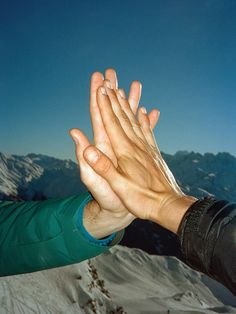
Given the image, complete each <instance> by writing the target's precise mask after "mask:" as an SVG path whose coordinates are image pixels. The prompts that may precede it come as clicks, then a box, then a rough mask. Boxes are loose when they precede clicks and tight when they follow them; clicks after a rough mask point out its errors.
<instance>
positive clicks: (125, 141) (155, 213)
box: [84, 82, 196, 233]
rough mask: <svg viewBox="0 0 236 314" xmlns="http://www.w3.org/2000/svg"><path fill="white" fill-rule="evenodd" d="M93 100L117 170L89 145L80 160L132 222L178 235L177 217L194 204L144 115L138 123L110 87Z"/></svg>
mask: <svg viewBox="0 0 236 314" xmlns="http://www.w3.org/2000/svg"><path fill="white" fill-rule="evenodd" d="M97 100H98V105H99V109H100V112H101V117H102V121H103V124H104V127H105V130H106V132H107V135H108V137H109V140H110V143H111V145H112V149H113V151H114V153H115V155H116V158H117V165H116V164H114V162H113V161H112V160H111V159H110V158H109V156H107V155H105V154H104V153H103V152H102V151H100V150H99V149H98V148H95V147H93V146H89V147H87V148H86V149H85V150H84V158H85V160H86V161H87V162H88V164H89V165H90V166H91V167H92V168H93V169H94V171H95V172H96V173H97V174H98V175H100V176H102V177H103V178H104V179H105V180H106V181H107V183H109V185H110V187H111V189H112V190H113V191H114V192H115V193H116V194H117V196H118V197H119V199H121V201H122V202H123V204H124V206H125V207H126V208H127V209H128V210H129V211H130V212H131V213H132V214H133V215H134V216H136V217H139V218H141V219H149V220H152V221H154V222H156V223H159V224H160V225H162V226H163V227H165V228H167V229H169V230H171V231H172V232H175V233H177V229H178V226H179V223H180V221H181V218H182V216H183V214H184V213H185V211H186V210H187V209H188V207H189V206H190V205H191V204H192V203H193V202H195V201H196V199H195V198H193V197H191V196H186V195H185V194H184V193H183V192H182V191H181V189H180V187H179V186H178V184H177V183H176V181H175V179H174V177H173V175H172V173H171V171H170V170H169V168H168V167H167V165H166V163H165V162H164V160H163V158H162V156H161V153H160V151H159V149H158V147H157V145H156V142H155V138H154V136H153V133H152V130H151V128H150V126H149V123H148V121H147V116H146V115H142V116H140V118H139V122H138V121H137V119H136V118H135V115H134V114H133V112H132V110H131V108H130V106H129V102H128V101H127V100H126V98H125V96H124V94H123V93H119V91H117V90H115V89H114V88H112V86H111V85H110V84H109V82H105V84H104V87H100V88H99V89H98V93H97Z"/></svg>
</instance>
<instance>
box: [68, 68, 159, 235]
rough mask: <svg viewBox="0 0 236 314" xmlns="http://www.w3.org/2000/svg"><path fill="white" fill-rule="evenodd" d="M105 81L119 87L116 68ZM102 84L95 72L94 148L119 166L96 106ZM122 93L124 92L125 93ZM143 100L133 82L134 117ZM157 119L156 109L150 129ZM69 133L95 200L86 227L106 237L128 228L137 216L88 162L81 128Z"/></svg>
mask: <svg viewBox="0 0 236 314" xmlns="http://www.w3.org/2000/svg"><path fill="white" fill-rule="evenodd" d="M105 79H106V81H107V82H109V83H110V84H111V86H112V88H114V89H117V88H118V80H117V76H116V72H115V71H114V70H113V69H107V70H106V72H105ZM103 84H104V77H103V75H102V73H100V72H95V73H93V74H92V76H91V85H90V115H91V122H92V127H93V137H94V142H93V145H95V146H96V147H97V148H98V149H99V150H100V151H101V152H103V153H104V154H106V156H108V157H109V158H110V160H111V161H112V163H113V164H114V165H116V166H117V158H116V155H115V153H114V150H113V147H112V145H111V142H110V138H109V137H108V135H107V132H106V129H105V127H104V123H103V120H102V117H101V113H100V109H99V107H98V103H97V91H98V88H99V87H101V86H102V85H103ZM122 92H123V93H124V91H122ZM140 97H141V84H140V83H139V82H138V81H133V82H132V84H131V87H130V92H129V103H130V107H131V108H132V109H131V110H132V112H133V114H134V115H135V114H136V112H137V109H138V105H139V100H140ZM158 117H159V112H158V110H156V109H154V110H152V111H151V112H150V113H149V115H148V121H149V124H150V127H151V128H154V127H155V125H156V123H157V120H158ZM70 134H71V136H72V138H73V140H74V142H75V145H76V158H77V161H78V164H79V167H80V175H81V180H82V182H83V183H84V184H85V185H86V187H87V188H88V190H89V191H90V192H91V194H92V195H93V197H94V198H95V200H96V202H95V201H92V202H91V204H88V205H87V206H86V207H85V210H84V226H85V228H86V229H87V231H88V232H89V233H91V234H92V235H93V236H94V237H105V236H106V235H109V234H110V233H112V232H114V231H117V230H121V229H123V228H125V227H126V226H127V225H129V224H130V223H131V222H132V221H133V220H134V219H135V216H134V215H133V214H132V213H130V212H129V211H128V210H127V208H126V207H125V205H124V204H123V202H122V201H121V200H120V198H119V197H118V196H117V194H116V193H114V191H113V190H112V188H111V187H110V185H109V184H108V182H107V181H106V180H105V179H104V178H103V177H102V176H100V175H99V174H97V173H96V171H94V169H93V168H92V167H90V165H89V164H88V163H87V162H86V161H85V159H84V156H83V152H84V150H85V149H86V148H87V147H89V146H91V144H92V143H90V141H89V139H88V138H87V137H86V135H85V134H84V133H83V132H82V131H81V130H79V129H72V130H71V131H70ZM105 218H106V219H105ZM104 221H106V225H104ZM101 225H103V228H100V227H99V226H101ZM96 226H97V227H96ZM111 227H112V228H113V229H112V228H111ZM118 228H119V229H118ZM111 229H112V230H111Z"/></svg>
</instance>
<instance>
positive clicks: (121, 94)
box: [118, 89, 125, 98]
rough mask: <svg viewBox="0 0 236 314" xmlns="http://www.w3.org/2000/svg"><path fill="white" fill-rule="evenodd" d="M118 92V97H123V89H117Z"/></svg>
mask: <svg viewBox="0 0 236 314" xmlns="http://www.w3.org/2000/svg"><path fill="white" fill-rule="evenodd" d="M118 92H119V95H120V97H122V98H125V92H124V91H123V89H119V90H118Z"/></svg>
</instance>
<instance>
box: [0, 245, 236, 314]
mask: <svg viewBox="0 0 236 314" xmlns="http://www.w3.org/2000/svg"><path fill="white" fill-rule="evenodd" d="M205 277H206V276H204V275H202V274H200V273H198V272H195V271H193V270H192V269H190V268H189V267H188V266H186V265H185V264H183V263H182V262H180V261H179V260H177V259H176V258H175V257H164V256H151V255H148V254H147V253H145V252H143V251H141V250H138V249H128V248H125V247H121V246H116V247H114V248H112V249H111V250H110V252H109V253H107V254H103V255H101V256H98V257H95V258H93V259H91V260H89V261H85V262H82V263H79V264H74V265H70V266H65V267H61V268H56V269H51V270H45V271H40V272H35V273H31V274H24V275H20V276H19V275H17V276H9V277H5V278H1V279H0V313H1V314H5V313H6V314H7V313H15V314H17V313H26V314H31V313H53V314H54V313H61V314H62V313H67V314H77V313H81V314H82V313H85V314H92V313H94V314H168V313H169V314H183V313H188V314H191V313H192V314H214V313H236V308H235V307H233V306H230V305H225V304H223V302H221V301H220V300H219V299H217V298H216V297H215V296H214V295H213V294H212V292H211V291H210V290H209V288H208V287H207V285H206V284H205V280H206V279H205ZM226 303H228V304H230V300H228V302H226ZM232 303H233V298H232V300H231V304H232Z"/></svg>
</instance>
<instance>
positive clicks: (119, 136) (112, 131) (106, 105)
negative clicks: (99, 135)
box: [97, 87, 131, 157]
mask: <svg viewBox="0 0 236 314" xmlns="http://www.w3.org/2000/svg"><path fill="white" fill-rule="evenodd" d="M108 89H109V88H105V87H100V88H99V89H98V93H97V100H98V106H99V109H100V112H101V117H102V121H103V124H104V127H105V130H106V132H107V135H108V137H109V139H110V142H111V145H112V148H113V150H114V152H115V154H116V156H117V157H119V156H120V155H123V154H125V153H127V152H128V151H129V150H130V146H131V142H130V140H129V137H128V136H127V135H126V133H125V132H124V130H123V128H122V126H121V124H120V121H119V119H118V118H117V116H116V114H115V112H114V111H113V107H112V104H111V101H110V98H109V96H108V94H107V90H108Z"/></svg>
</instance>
